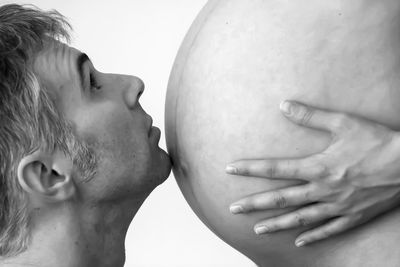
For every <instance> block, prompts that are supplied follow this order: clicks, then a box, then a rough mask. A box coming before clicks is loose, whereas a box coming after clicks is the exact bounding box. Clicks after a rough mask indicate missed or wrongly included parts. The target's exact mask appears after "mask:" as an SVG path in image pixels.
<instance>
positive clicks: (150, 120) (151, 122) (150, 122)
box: [148, 116, 153, 136]
mask: <svg viewBox="0 0 400 267" xmlns="http://www.w3.org/2000/svg"><path fill="white" fill-rule="evenodd" d="M152 127H153V118H152V117H151V116H149V126H148V135H149V136H150V133H151V128H152Z"/></svg>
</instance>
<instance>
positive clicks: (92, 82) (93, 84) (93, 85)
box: [89, 73, 101, 89]
mask: <svg viewBox="0 0 400 267" xmlns="http://www.w3.org/2000/svg"><path fill="white" fill-rule="evenodd" d="M89 78H90V87H91V88H94V89H100V88H101V86H100V85H99V84H98V83H97V81H96V78H95V77H94V75H93V74H92V73H90V75H89Z"/></svg>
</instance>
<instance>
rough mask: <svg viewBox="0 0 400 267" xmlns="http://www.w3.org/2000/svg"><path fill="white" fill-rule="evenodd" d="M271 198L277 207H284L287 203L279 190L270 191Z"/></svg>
mask: <svg viewBox="0 0 400 267" xmlns="http://www.w3.org/2000/svg"><path fill="white" fill-rule="evenodd" d="M272 199H273V201H274V203H275V205H276V206H277V207H278V208H286V207H287V204H288V203H287V200H286V198H285V197H284V196H283V195H282V194H281V193H280V192H279V191H275V192H273V193H272Z"/></svg>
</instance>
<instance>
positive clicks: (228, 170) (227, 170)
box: [225, 165, 237, 174]
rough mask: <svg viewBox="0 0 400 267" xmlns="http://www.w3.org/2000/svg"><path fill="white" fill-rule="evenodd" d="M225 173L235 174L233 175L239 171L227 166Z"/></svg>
mask: <svg viewBox="0 0 400 267" xmlns="http://www.w3.org/2000/svg"><path fill="white" fill-rule="evenodd" d="M225 171H226V172H227V173H233V174H235V173H237V169H236V168H235V167H233V166H231V165H228V166H226V168H225Z"/></svg>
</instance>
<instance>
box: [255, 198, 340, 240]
mask: <svg viewBox="0 0 400 267" xmlns="http://www.w3.org/2000/svg"><path fill="white" fill-rule="evenodd" d="M334 216H335V214H334V212H333V209H332V206H331V205H329V204H315V205H311V206H308V207H305V208H301V209H299V210H296V211H293V212H290V213H287V214H284V215H280V216H278V217H274V218H269V219H267V220H264V221H262V222H259V223H257V224H256V225H255V227H254V231H255V232H256V234H265V233H271V232H276V231H280V230H286V229H290V228H296V227H301V226H307V225H310V224H313V223H317V222H320V221H322V220H326V219H329V218H331V217H334Z"/></svg>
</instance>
